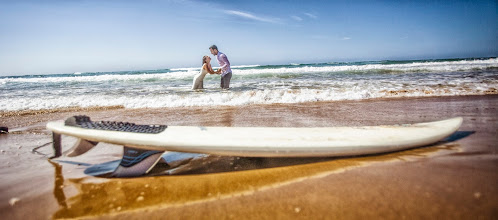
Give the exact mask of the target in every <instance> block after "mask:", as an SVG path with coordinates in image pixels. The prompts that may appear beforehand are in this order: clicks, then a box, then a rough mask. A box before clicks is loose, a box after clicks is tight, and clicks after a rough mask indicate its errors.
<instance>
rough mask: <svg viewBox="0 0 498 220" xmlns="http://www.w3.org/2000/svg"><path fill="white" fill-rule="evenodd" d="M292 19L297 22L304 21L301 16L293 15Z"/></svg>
mask: <svg viewBox="0 0 498 220" xmlns="http://www.w3.org/2000/svg"><path fill="white" fill-rule="evenodd" d="M291 18H292V19H294V20H296V21H302V20H303V19H302V18H301V17H299V16H295V15H292V16H291Z"/></svg>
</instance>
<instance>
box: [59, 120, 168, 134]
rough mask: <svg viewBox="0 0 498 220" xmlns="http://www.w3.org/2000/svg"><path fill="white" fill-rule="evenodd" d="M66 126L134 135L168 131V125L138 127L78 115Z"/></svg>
mask: <svg viewBox="0 0 498 220" xmlns="http://www.w3.org/2000/svg"><path fill="white" fill-rule="evenodd" d="M64 125H66V126H73V127H80V128H86V129H98V130H106V131H123V132H133V133H145V134H158V133H161V132H163V131H164V130H166V128H167V127H168V126H167V125H137V124H135V123H129V122H118V121H92V120H91V119H90V117H88V116H86V115H76V116H73V117H70V118H68V119H66V121H65V122H64Z"/></svg>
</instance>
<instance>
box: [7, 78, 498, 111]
mask: <svg viewBox="0 0 498 220" xmlns="http://www.w3.org/2000/svg"><path fill="white" fill-rule="evenodd" d="M338 84H340V85H336V86H331V87H330V88H329V89H322V88H320V89H308V88H304V89H265V90H239V91H237V90H233V91H220V90H218V89H209V90H207V91H204V92H194V91H187V90H188V88H183V89H182V90H184V91H185V92H184V93H182V94H178V93H174V94H160V95H158V94H149V95H141V96H126V95H119V94H113V95H76V96H52V97H35V98H27V97H21V98H19V97H18V98H6V99H1V100H0V110H2V111H18V110H28V109H29V110H38V109H54V108H63V107H74V106H78V107H93V106H116V105H122V106H124V107H126V108H159V107H188V106H218V105H229V106H237V105H248V104H273V103H300V102H314V101H337V100H359V99H370V98H381V97H382V98H386V97H428V96H454V95H482V94H485V93H486V91H492V88H496V86H498V83H495V84H494V85H488V86H483V85H476V86H472V85H467V84H465V85H463V86H460V87H454V86H453V85H450V86H445V87H430V86H422V87H420V86H416V85H415V86H408V87H406V86H401V85H390V86H388V85H383V84H379V83H373V84H371V83H368V82H364V83H363V84H361V85H357V83H354V82H342V83H338ZM495 91H496V90H495Z"/></svg>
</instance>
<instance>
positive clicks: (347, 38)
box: [342, 37, 351, 40]
mask: <svg viewBox="0 0 498 220" xmlns="http://www.w3.org/2000/svg"><path fill="white" fill-rule="evenodd" d="M342 40H351V38H350V37H343V38H342Z"/></svg>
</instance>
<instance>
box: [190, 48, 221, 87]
mask: <svg viewBox="0 0 498 220" xmlns="http://www.w3.org/2000/svg"><path fill="white" fill-rule="evenodd" d="M208 73H209V74H219V73H216V72H215V71H213V68H212V67H211V57H209V56H204V57H202V68H201V72H200V73H199V74H197V75H195V76H194V81H193V85H192V89H204V77H205V76H206V74H208Z"/></svg>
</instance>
